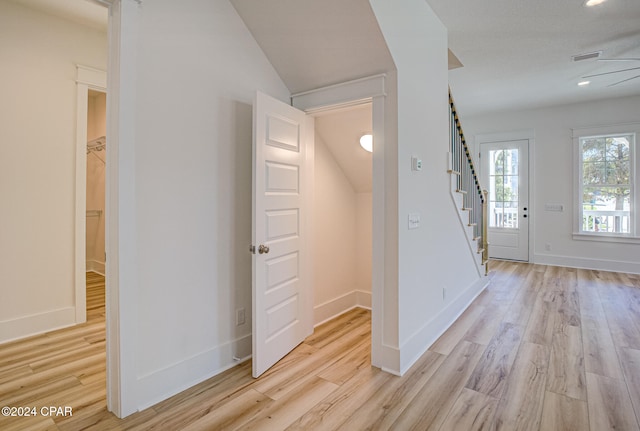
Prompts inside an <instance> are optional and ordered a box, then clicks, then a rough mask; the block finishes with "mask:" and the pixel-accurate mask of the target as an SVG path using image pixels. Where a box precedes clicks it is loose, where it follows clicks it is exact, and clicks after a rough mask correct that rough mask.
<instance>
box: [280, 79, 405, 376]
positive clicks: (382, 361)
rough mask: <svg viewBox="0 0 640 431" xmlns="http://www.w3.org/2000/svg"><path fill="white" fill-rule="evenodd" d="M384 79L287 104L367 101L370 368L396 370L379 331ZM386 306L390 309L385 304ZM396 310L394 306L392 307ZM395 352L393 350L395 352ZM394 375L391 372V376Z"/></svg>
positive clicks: (309, 106)
mask: <svg viewBox="0 0 640 431" xmlns="http://www.w3.org/2000/svg"><path fill="white" fill-rule="evenodd" d="M385 78H386V75H384V74H381V75H374V76H371V77H367V78H361V79H357V80H354V81H348V82H344V83H341V84H336V85H331V86H329V87H323V88H318V89H315V90H311V91H305V92H303V93H297V94H294V95H293V96H292V97H291V104H292V105H293V106H294V107H296V108H298V109H302V110H304V111H305V112H307V113H311V112H313V113H317V112H320V111H324V110H328V109H332V108H337V107H344V106H348V105H350V104H351V105H352V104H359V103H363V102H365V101H371V104H372V132H373V140H374V142H375V145H374V148H373V169H372V176H373V184H372V200H373V205H372V217H373V229H372V231H373V236H372V244H373V256H372V274H371V365H373V366H375V367H379V368H382V369H385V370H396V371H395V372H397V370H398V368H397V366H398V364H399V362H398V360H397V358H398V355H396V354H393V353H391V354H389V353H388V349H387V347H386V346H385V345H384V344H383V339H382V328H383V319H384V301H383V298H384V288H385V284H384V280H385V264H386V262H385V231H386V229H387V226H386V224H385V210H386V201H385V186H386V183H385V170H384V163H385V129H384V125H385V96H386V93H385V91H384V88H385ZM387 306H392V305H391V304H388V305H387ZM395 306H396V307H397V304H396V305H395ZM396 350H397V349H396ZM395 372H394V373H395Z"/></svg>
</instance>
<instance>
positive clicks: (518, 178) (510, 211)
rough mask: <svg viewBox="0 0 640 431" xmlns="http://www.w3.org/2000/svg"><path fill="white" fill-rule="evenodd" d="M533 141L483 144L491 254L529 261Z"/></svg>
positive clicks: (482, 162) (483, 171) (484, 180)
mask: <svg viewBox="0 0 640 431" xmlns="http://www.w3.org/2000/svg"><path fill="white" fill-rule="evenodd" d="M528 154H529V141H528V140H519V141H507V142H488V143H482V144H480V160H481V165H482V167H481V170H482V184H486V185H488V186H489V209H488V217H489V226H488V230H489V231H488V241H489V257H494V258H498V259H511V260H522V261H528V260H529V169H528V166H529V161H528Z"/></svg>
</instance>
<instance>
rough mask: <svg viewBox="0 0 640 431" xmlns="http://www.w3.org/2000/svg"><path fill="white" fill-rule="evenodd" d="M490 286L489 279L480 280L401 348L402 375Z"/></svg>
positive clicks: (400, 371) (482, 278)
mask: <svg viewBox="0 0 640 431" xmlns="http://www.w3.org/2000/svg"><path fill="white" fill-rule="evenodd" d="M488 284H489V278H487V277H481V278H479V279H478V280H477V281H475V282H474V283H473V284H471V285H470V286H469V287H467V288H466V289H465V290H464V291H463V292H462V293H461V294H460V295H458V297H457V298H456V299H454V300H453V301H452V302H451V303H450V304H449V305H448V306H447V307H446V308H445V309H443V310H442V311H441V312H440V313H438V315H437V316H435V317H434V318H433V319H431V320H430V321H428V322H427V323H426V324H425V325H424V326H423V327H422V328H420V329H419V330H418V331H416V332H415V333H414V334H413V335H412V336H411V337H409V339H408V340H407V341H405V342H404V344H403V345H402V346H400V370H399V374H400V375H403V374H404V373H405V372H406V371H407V370H408V369H409V368H411V366H412V365H413V364H414V363H415V362H416V361H417V360H418V359H420V357H421V356H422V355H423V354H424V352H426V351H427V349H428V348H429V347H431V345H432V344H433V343H434V342H435V341H436V340H437V339H438V338H439V337H440V336H441V335H442V334H443V333H444V332H445V331H446V330H447V329H449V327H450V326H451V325H452V324H453V322H455V321H456V319H457V318H458V317H460V315H461V314H462V313H463V312H464V311H465V310H466V309H467V308H468V307H469V305H471V303H472V302H473V300H474V299H476V297H477V296H478V295H479V294H480V293H482V291H483V290H484V289H485V288H486V287H487V286H488Z"/></svg>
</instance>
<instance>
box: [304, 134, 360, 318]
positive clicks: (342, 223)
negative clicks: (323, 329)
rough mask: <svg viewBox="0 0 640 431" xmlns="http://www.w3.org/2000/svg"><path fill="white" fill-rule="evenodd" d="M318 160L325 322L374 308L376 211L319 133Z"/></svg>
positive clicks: (318, 295)
mask: <svg viewBox="0 0 640 431" xmlns="http://www.w3.org/2000/svg"><path fill="white" fill-rule="evenodd" d="M314 161H315V169H314V177H315V179H314V183H315V187H314V208H313V220H314V236H313V239H314V240H313V248H314V249H313V260H314V262H313V274H314V283H313V286H314V287H313V297H314V303H313V304H314V324H319V323H321V322H324V321H326V320H328V319H331V318H333V317H335V316H337V315H339V314H341V313H343V312H345V311H347V310H348V309H350V308H353V307H355V306H368V307H370V306H371V208H369V212H368V213H366V209H367V207H366V198H365V199H363V197H362V196H361V195H368V196H369V206H370V201H371V194H370V193H362V194H361V193H356V192H355V190H354V189H353V186H352V185H351V183H350V182H349V180H348V178H347V177H346V175H345V173H344V172H343V171H342V169H341V168H340V166H339V165H338V163H337V162H336V160H335V158H334V157H333V155H332V154H331V152H330V150H329V148H328V147H327V145H326V144H325V142H324V140H323V139H322V137H321V136H320V135H319V134H318V133H316V135H315V159H314ZM363 201H364V202H363ZM360 217H362V219H361V218H360ZM367 261H368V262H369V264H368V270H369V272H368V273H366V262H367ZM367 280H368V285H367V284H366V283H367Z"/></svg>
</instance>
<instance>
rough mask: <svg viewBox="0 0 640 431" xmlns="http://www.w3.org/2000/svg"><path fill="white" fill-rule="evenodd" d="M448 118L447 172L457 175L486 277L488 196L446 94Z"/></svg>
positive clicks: (487, 262) (451, 102)
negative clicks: (448, 160) (449, 163)
mask: <svg viewBox="0 0 640 431" xmlns="http://www.w3.org/2000/svg"><path fill="white" fill-rule="evenodd" d="M449 115H450V121H449V125H450V131H449V136H450V151H451V165H450V167H449V172H451V173H453V174H455V175H456V177H457V179H456V181H457V184H456V191H457V192H459V193H462V195H463V199H462V200H463V208H462V210H464V211H469V226H472V227H473V240H474V241H476V244H477V252H478V253H482V264H483V265H484V266H485V274H488V273H489V242H488V241H487V229H488V220H489V219H488V214H487V212H488V209H487V204H488V200H489V199H488V198H489V192H488V191H487V190H483V189H482V187H481V186H480V178H479V177H478V170H477V169H476V168H475V166H474V163H473V160H472V158H471V152H470V151H469V147H468V146H467V142H466V140H465V138H464V133H463V131H462V126H461V124H460V119H459V118H458V113H457V112H456V107H455V104H454V102H453V96H452V95H451V91H449Z"/></svg>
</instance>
